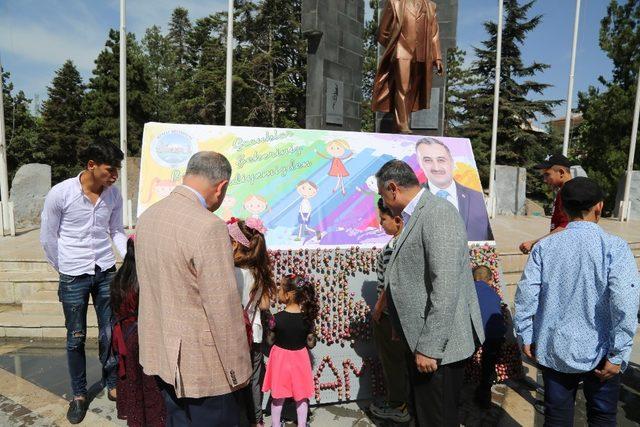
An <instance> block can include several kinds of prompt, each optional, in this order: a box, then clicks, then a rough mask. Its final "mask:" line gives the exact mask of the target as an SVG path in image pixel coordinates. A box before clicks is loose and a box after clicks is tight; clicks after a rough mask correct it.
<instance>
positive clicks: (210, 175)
mask: <svg viewBox="0 0 640 427" xmlns="http://www.w3.org/2000/svg"><path fill="white" fill-rule="evenodd" d="M186 175H194V176H201V177H204V178H207V179H208V180H209V181H210V182H211V183H212V184H214V185H215V184H217V183H219V182H220V181H225V180H229V179H230V178H231V163H229V160H228V159H227V158H226V157H225V156H224V155H222V154H220V153H216V152H215V151H199V152H197V153H196V154H194V155H193V156H191V158H190V159H189V163H187V171H186V173H185V176H186Z"/></svg>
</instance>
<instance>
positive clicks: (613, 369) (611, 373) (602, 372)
mask: <svg viewBox="0 0 640 427" xmlns="http://www.w3.org/2000/svg"><path fill="white" fill-rule="evenodd" d="M594 372H595V373H596V376H597V377H598V378H599V379H600V381H601V382H605V381H607V380H608V379H610V378H612V377H615V376H616V375H618V374H619V373H620V365H614V364H613V363H611V362H609V361H608V360H607V361H606V362H604V366H603V367H602V369H596V370H595V371H594Z"/></svg>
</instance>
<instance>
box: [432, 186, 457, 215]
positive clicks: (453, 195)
mask: <svg viewBox="0 0 640 427" xmlns="http://www.w3.org/2000/svg"><path fill="white" fill-rule="evenodd" d="M428 185H429V191H431V194H433V195H434V196H437V195H438V191H441V190H444V191H446V192H447V193H449V194H448V195H447V201H448V202H449V203H451V204H452V205H453V206H455V207H456V210H457V211H459V210H460V208H458V189H457V187H456V182H455V181H454V180H453V179H452V180H451V184H449V187H447V188H440V187H438V186H436V185H435V184H432V183H431V182H429V183H428ZM443 198H444V197H443Z"/></svg>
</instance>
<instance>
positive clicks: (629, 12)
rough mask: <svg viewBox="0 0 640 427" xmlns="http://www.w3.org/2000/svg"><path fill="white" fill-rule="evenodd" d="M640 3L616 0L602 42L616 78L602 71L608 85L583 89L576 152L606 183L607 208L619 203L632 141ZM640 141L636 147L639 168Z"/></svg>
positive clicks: (604, 22) (602, 30)
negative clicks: (619, 183)
mask: <svg viewBox="0 0 640 427" xmlns="http://www.w3.org/2000/svg"><path fill="white" fill-rule="evenodd" d="M639 46H640V3H639V2H638V1H634V0H627V1H626V2H625V3H624V4H619V3H618V2H617V1H615V0H612V1H611V2H610V4H609V7H608V8H607V16H605V17H604V18H603V19H602V21H601V28H600V47H601V48H602V50H604V51H605V52H606V54H607V56H608V57H609V58H610V59H611V60H612V62H613V73H612V77H611V80H606V79H605V78H604V77H602V76H600V78H599V81H600V83H601V84H602V85H603V86H604V88H602V89H599V88H596V87H594V86H591V87H589V89H588V90H587V91H586V92H580V93H579V94H578V110H579V111H580V112H581V113H582V114H583V122H582V123H581V124H580V125H579V126H578V129H577V130H576V138H575V141H574V142H573V145H572V146H571V153H572V154H573V155H574V156H575V157H576V158H578V159H579V161H580V164H581V165H582V166H583V167H584V168H585V170H586V172H587V174H589V176H590V177H592V178H594V179H596V180H597V181H598V182H599V183H600V185H602V187H603V189H604V191H605V193H606V199H605V208H606V209H607V211H612V210H613V209H614V208H615V206H614V204H615V198H616V190H617V185H618V180H619V179H620V178H621V177H622V176H624V173H625V171H626V165H627V161H628V158H627V156H628V153H629V145H630V142H631V125H632V121H633V111H634V103H635V93H636V87H637V86H636V85H637V81H638V67H640V49H639V48H638V47H639ZM639 151H640V147H639V148H638V149H636V156H635V159H636V161H635V165H634V166H635V168H638V164H639V162H640V158H639Z"/></svg>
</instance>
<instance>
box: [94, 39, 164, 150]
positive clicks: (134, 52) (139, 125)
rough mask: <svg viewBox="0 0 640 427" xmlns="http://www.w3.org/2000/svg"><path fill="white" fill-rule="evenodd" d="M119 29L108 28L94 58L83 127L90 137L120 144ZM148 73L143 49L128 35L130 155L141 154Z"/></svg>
mask: <svg viewBox="0 0 640 427" xmlns="http://www.w3.org/2000/svg"><path fill="white" fill-rule="evenodd" d="M119 61H120V33H119V32H117V31H115V30H110V31H109V39H108V40H107V42H106V44H105V48H104V49H103V50H102V52H100V54H99V55H98V58H97V59H96V61H95V64H96V67H95V68H94V70H93V77H92V78H91V79H90V81H89V85H88V89H89V90H88V92H87V94H86V96H85V99H84V111H85V114H86V121H85V123H84V131H85V133H86V134H87V137H88V138H89V140H91V141H96V140H106V141H111V142H113V143H114V144H117V145H120V143H119V141H120V124H119V123H120V121H119V120H120V81H119V78H120V65H119ZM150 86H151V82H150V79H149V73H148V71H147V62H146V60H145V58H144V56H143V52H142V49H141V48H140V45H139V44H138V42H137V41H136V39H135V36H134V35H133V34H129V35H128V36H127V144H128V147H129V153H130V154H131V155H134V156H136V155H139V154H140V146H141V144H142V129H143V126H144V123H146V122H148V121H149V119H150V117H151V111H152V106H151V102H150V97H149V93H150Z"/></svg>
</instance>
